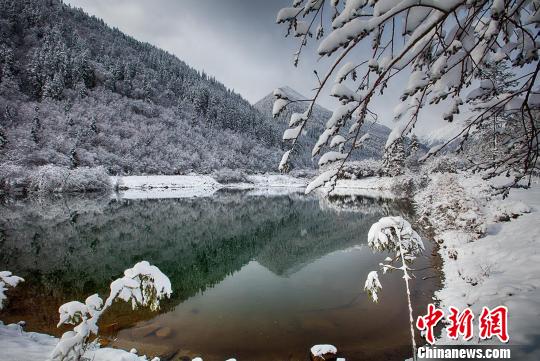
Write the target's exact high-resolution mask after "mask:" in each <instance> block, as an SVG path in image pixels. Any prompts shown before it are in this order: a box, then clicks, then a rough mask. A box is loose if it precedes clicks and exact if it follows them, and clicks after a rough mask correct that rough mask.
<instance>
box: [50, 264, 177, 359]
mask: <svg viewBox="0 0 540 361" xmlns="http://www.w3.org/2000/svg"><path fill="white" fill-rule="evenodd" d="M110 288H111V292H110V294H109V297H107V299H106V300H105V302H103V300H102V299H101V297H99V296H98V295H97V294H94V295H92V296H89V297H88V298H87V299H86V300H85V302H84V303H82V302H79V301H71V302H68V303H65V304H63V305H62V306H60V308H59V310H58V312H59V314H60V322H58V327H60V326H61V325H67V324H71V325H76V326H75V327H74V328H73V331H67V332H65V333H64V334H63V335H62V337H61V338H60V341H59V342H58V344H57V345H56V347H55V348H54V350H53V351H52V353H51V355H50V357H49V360H50V361H78V360H80V359H81V357H82V355H83V354H84V353H85V351H86V350H87V348H88V347H89V346H90V344H89V342H88V340H89V338H90V336H91V335H92V334H93V335H96V336H97V334H98V321H99V318H100V317H101V315H102V314H103V312H105V310H106V309H107V308H109V307H110V306H111V305H112V304H113V302H114V301H116V300H118V299H120V300H123V301H125V302H131V305H132V307H133V309H136V308H138V307H140V306H143V307H150V309H151V310H153V311H155V310H157V309H159V303H160V301H161V299H163V298H165V297H167V298H168V297H170V295H171V293H172V289H171V282H170V280H169V278H167V276H165V275H164V274H163V273H162V272H161V271H160V270H159V268H157V267H156V266H152V265H150V264H149V263H148V262H146V261H142V262H139V263H137V264H136V265H135V266H133V268H129V269H127V270H125V271H124V276H123V277H122V278H118V279H116V280H115V281H113V282H112V283H111V286H110ZM93 346H95V345H93Z"/></svg>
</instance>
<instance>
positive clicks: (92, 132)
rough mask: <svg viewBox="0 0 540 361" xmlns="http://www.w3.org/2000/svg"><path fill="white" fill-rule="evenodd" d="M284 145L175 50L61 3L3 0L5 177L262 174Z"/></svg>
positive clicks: (0, 126)
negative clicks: (60, 172)
mask: <svg viewBox="0 0 540 361" xmlns="http://www.w3.org/2000/svg"><path fill="white" fill-rule="evenodd" d="M280 147H281V131H280V130H278V127H277V126H276V125H275V123H274V121H273V120H271V119H270V117H269V116H267V115H263V114H261V113H260V112H259V111H258V110H257V109H255V108H254V107H253V106H251V105H250V104H249V103H248V102H247V101H246V100H244V99H243V98H242V97H241V96H240V95H239V94H236V93H235V92H233V91H231V90H229V89H227V88H226V87H225V86H224V85H223V84H220V83H219V82H217V81H216V80H215V79H213V78H212V77H209V76H208V75H206V74H204V73H200V72H198V71H196V70H194V69H192V68H190V67H189V66H188V65H186V64H185V63H184V62H182V61H181V60H179V59H178V58H176V57H175V56H173V55H171V54H169V53H167V52H165V51H162V50H160V49H157V48H156V47H154V46H151V45H149V44H147V43H141V42H139V41H137V40H135V39H133V38H131V37H129V36H127V35H125V34H123V33H121V32H120V31H119V30H117V29H111V28H110V27H108V26H107V25H106V24H105V23H104V22H103V21H102V20H99V19H97V18H95V17H90V16H88V15H87V14H85V13H84V12H83V11H82V10H79V9H73V8H71V7H69V6H68V5H65V4H63V3H62V2H60V1H58V0H24V1H12V0H0V157H1V170H2V172H4V173H5V172H7V170H9V172H14V169H16V170H18V171H21V170H22V169H33V168H36V167H38V166H41V165H45V164H51V163H52V164H55V165H60V166H64V167H67V168H78V167H84V166H88V167H94V166H101V165H102V166H104V167H105V169H106V170H107V172H108V173H109V174H142V173H153V174H156V173H166V174H174V173H186V172H189V171H197V172H207V171H210V170H212V169H217V168H223V167H228V168H244V169H250V170H257V171H266V170H276V169H277V165H278V163H279V158H280V156H281V154H280V153H281V152H280ZM6 169H7V170H6Z"/></svg>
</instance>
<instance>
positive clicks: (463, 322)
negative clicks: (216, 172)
mask: <svg viewBox="0 0 540 361" xmlns="http://www.w3.org/2000/svg"><path fill="white" fill-rule="evenodd" d="M473 318H474V315H473V313H472V311H471V309H470V308H466V309H465V310H464V311H463V312H461V313H460V312H459V310H458V309H457V308H455V307H452V306H451V307H450V316H448V318H447V319H448V321H449V322H450V324H449V326H448V327H447V328H446V333H447V335H448V337H449V338H451V339H452V340H457V339H458V337H459V335H462V336H463V340H465V341H468V340H470V339H471V338H472V337H473Z"/></svg>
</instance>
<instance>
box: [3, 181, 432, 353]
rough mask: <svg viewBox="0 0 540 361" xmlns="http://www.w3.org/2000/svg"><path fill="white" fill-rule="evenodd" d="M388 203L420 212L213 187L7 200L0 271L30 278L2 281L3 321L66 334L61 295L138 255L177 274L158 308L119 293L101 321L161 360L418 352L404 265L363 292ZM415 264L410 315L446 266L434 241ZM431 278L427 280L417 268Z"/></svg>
mask: <svg viewBox="0 0 540 361" xmlns="http://www.w3.org/2000/svg"><path fill="white" fill-rule="evenodd" d="M385 215H403V216H404V217H407V218H408V219H411V220H412V217H413V215H412V214H411V207H410V205H409V204H407V203H406V202H398V201H389V200H384V199H377V198H368V197H358V196H357V197H351V196H348V197H337V196H333V197H330V198H320V197H316V196H304V195H302V194H294V193H293V194H286V195H280V196H267V195H257V194H251V193H248V192H238V191H236V192H235V191H219V192H218V193H216V194H215V195H214V196H212V197H208V198H186V199H157V200H143V199H141V200H125V199H121V198H110V197H97V198H96V197H92V198H88V197H75V198H73V197H69V198H56V199H36V200H9V201H5V202H4V204H2V205H1V206H0V251H1V254H0V270H10V271H12V272H13V273H14V274H16V275H19V276H21V277H23V278H25V280H26V282H24V283H22V284H21V285H20V286H19V287H17V288H16V289H13V290H10V291H8V300H9V301H8V305H7V308H5V309H4V310H3V311H2V312H1V313H0V319H1V320H3V321H4V322H6V323H9V322H17V321H19V320H25V321H26V322H27V326H26V330H28V331H39V332H46V333H50V334H55V335H57V336H58V335H61V333H62V332H64V331H65V330H67V329H66V328H62V329H57V328H56V324H57V322H58V313H57V309H58V307H59V306H60V305H61V304H62V303H64V302H67V301H71V300H80V301H84V299H85V298H86V297H87V296H89V295H91V294H93V293H96V292H98V293H99V294H100V295H101V296H102V297H103V298H105V297H106V295H107V292H108V285H109V283H110V282H111V280H113V279H115V278H117V277H118V276H120V275H121V274H122V272H123V270H124V269H126V268H129V267H131V266H133V265H134V264H135V263H136V262H138V261H140V260H147V261H149V262H150V263H152V264H154V265H156V266H158V267H159V268H160V269H161V270H162V271H163V272H164V273H165V274H166V275H168V276H169V278H170V279H171V282H172V287H173V292H174V293H173V296H172V298H171V299H170V300H167V301H165V302H164V303H163V304H162V308H161V310H160V311H159V312H157V313H152V312H150V311H148V310H137V311H131V308H130V307H129V305H126V304H122V303H117V304H115V306H114V307H113V308H112V309H111V310H110V311H108V312H107V313H106V314H105V315H104V317H103V318H102V322H101V326H100V328H101V331H102V332H103V335H104V343H106V344H109V345H112V346H114V347H121V348H125V349H130V348H132V347H135V348H136V349H137V350H139V351H140V352H141V353H147V354H149V355H159V356H162V357H163V358H162V359H163V360H189V359H190V358H191V357H195V356H198V355H201V356H203V358H204V360H205V361H213V360H225V359H226V358H229V357H236V358H237V359H238V360H239V361H242V360H254V361H255V360H306V359H307V355H308V350H309V348H310V347H311V346H312V345H314V344H319V343H331V344H333V345H335V346H336V347H337V348H338V350H339V351H340V354H341V355H342V356H344V357H346V358H347V360H349V361H350V360H386V359H398V358H400V359H403V358H404V357H405V356H406V355H408V354H409V353H410V338H409V328H408V314H407V304H406V296H405V289H404V285H403V282H402V279H401V276H400V275H399V274H397V273H391V274H388V275H385V276H382V277H381V282H382V285H383V290H382V292H381V295H380V296H381V300H380V301H379V303H377V304H375V303H373V302H372V301H371V300H370V299H369V298H368V296H367V294H366V293H365V292H364V291H363V285H364V282H365V278H366V276H367V274H368V272H369V271H371V270H375V269H377V265H378V264H379V262H382V260H383V259H384V258H385V257H386V254H374V253H373V252H372V251H371V250H370V249H369V247H367V244H366V239H367V232H368V230H369V228H370V226H371V224H372V223H374V222H376V221H377V220H378V219H379V218H380V217H382V216H385ZM425 244H426V246H427V250H426V253H425V255H424V256H423V257H421V258H419V259H418V260H417V261H416V264H415V265H414V268H426V267H428V268H427V269H426V270H424V271H421V272H419V273H418V274H417V277H418V278H417V279H415V280H413V281H412V293H413V295H412V297H413V301H414V304H415V311H416V313H415V314H418V313H419V312H420V311H422V312H423V311H424V310H425V306H426V304H427V303H428V302H429V301H430V300H431V297H432V295H433V291H434V290H435V289H436V288H437V286H438V282H439V280H438V277H435V276H436V272H435V271H434V270H433V268H429V266H431V265H432V264H433V262H434V259H433V256H432V252H431V244H430V242H429V241H425ZM423 277H427V279H426V280H423V281H422V280H420V279H421V278H423Z"/></svg>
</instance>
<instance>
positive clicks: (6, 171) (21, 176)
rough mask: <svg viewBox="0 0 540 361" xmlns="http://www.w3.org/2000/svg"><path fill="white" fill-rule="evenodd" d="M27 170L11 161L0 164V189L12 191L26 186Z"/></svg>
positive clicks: (7, 191)
mask: <svg viewBox="0 0 540 361" xmlns="http://www.w3.org/2000/svg"><path fill="white" fill-rule="evenodd" d="M28 177H29V171H28V169H27V168H25V167H21V166H19V165H15V164H13V163H11V162H5V163H2V164H0V190H2V191H4V192H6V193H13V192H17V191H20V190H24V189H26V188H28Z"/></svg>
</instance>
